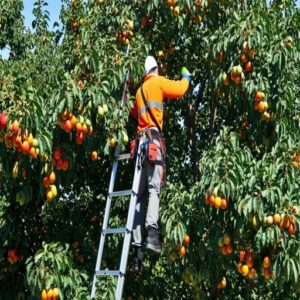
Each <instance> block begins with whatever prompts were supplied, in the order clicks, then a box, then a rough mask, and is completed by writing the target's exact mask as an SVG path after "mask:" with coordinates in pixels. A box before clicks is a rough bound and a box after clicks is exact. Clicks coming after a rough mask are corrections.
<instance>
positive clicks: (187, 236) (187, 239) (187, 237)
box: [184, 235, 190, 246]
mask: <svg viewBox="0 0 300 300" xmlns="http://www.w3.org/2000/svg"><path fill="white" fill-rule="evenodd" d="M189 243H190V236H189V235H186V236H185V237H184V244H185V245H186V246H187V245H189Z"/></svg>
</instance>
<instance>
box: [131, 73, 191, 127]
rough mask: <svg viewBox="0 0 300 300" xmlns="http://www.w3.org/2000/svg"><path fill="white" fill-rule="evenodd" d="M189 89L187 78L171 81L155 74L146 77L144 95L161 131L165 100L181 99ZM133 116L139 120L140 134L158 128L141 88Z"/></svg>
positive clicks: (137, 95)
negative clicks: (146, 104)
mask: <svg viewBox="0 0 300 300" xmlns="http://www.w3.org/2000/svg"><path fill="white" fill-rule="evenodd" d="M188 87H189V81H188V80H187V78H182V79H181V80H169V79H167V78H165V77H163V76H155V75H153V74H150V75H147V76H146V78H145V80H144V84H143V91H144V95H145V98H146V100H147V102H148V106H149V109H150V110H151V112H152V115H153V116H154V118H155V119H156V121H157V124H158V125H159V127H160V129H161V131H162V128H163V109H164V98H171V99H176V98H180V97H182V96H183V95H184V94H185V93H186V91H187V89H188ZM131 114H132V116H133V117H134V118H136V119H137V120H138V128H137V131H138V132H140V131H141V130H142V129H145V128H150V127H156V125H155V123H154V121H152V118H151V116H150V114H149V113H148V112H147V110H146V107H145V105H144V101H143V98H142V93H141V88H139V89H138V90H137V92H136V98H135V102H134V106H133V108H132V110H131Z"/></svg>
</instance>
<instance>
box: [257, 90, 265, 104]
mask: <svg viewBox="0 0 300 300" xmlns="http://www.w3.org/2000/svg"><path fill="white" fill-rule="evenodd" d="M264 99H265V94H264V93H263V92H260V91H257V92H256V94H255V100H256V101H257V102H260V101H263V100H264Z"/></svg>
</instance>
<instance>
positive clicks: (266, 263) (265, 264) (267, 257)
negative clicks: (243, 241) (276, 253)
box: [263, 256, 271, 269]
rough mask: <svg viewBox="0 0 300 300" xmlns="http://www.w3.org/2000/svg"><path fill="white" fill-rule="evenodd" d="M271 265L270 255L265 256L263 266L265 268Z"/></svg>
mask: <svg viewBox="0 0 300 300" xmlns="http://www.w3.org/2000/svg"><path fill="white" fill-rule="evenodd" d="M270 266H271V258H270V257H269V256H265V257H264V260H263V267H264V268H265V269H267V268H269V267H270Z"/></svg>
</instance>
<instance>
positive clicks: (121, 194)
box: [108, 190, 132, 197]
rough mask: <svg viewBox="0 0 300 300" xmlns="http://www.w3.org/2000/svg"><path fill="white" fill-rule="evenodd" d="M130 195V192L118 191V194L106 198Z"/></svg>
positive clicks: (111, 194)
mask: <svg viewBox="0 0 300 300" xmlns="http://www.w3.org/2000/svg"><path fill="white" fill-rule="evenodd" d="M131 193H132V190H126V191H118V192H112V193H109V194H108V196H110V197H120V196H129V195H131Z"/></svg>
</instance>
